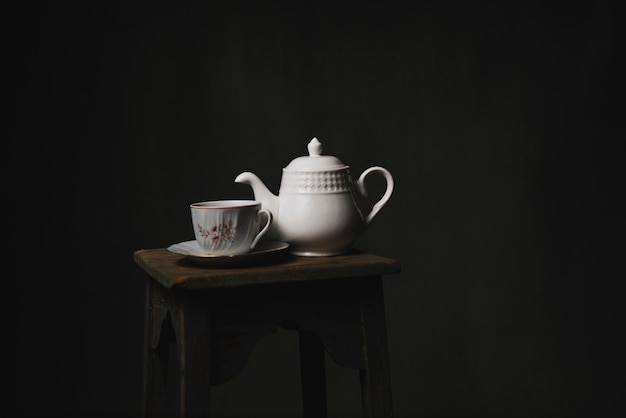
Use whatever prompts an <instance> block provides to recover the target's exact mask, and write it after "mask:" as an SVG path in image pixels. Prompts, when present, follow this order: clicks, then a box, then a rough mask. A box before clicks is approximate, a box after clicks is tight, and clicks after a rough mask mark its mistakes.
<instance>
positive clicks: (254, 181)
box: [235, 171, 278, 219]
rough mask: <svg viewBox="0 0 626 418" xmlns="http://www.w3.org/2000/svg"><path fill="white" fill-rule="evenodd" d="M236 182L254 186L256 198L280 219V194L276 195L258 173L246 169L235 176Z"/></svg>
mask: <svg viewBox="0 0 626 418" xmlns="http://www.w3.org/2000/svg"><path fill="white" fill-rule="evenodd" d="M235 183H241V184H247V185H249V186H250V187H252V191H253V192H254V199H255V200H258V201H259V202H261V204H262V205H263V208H264V209H268V210H269V211H270V212H272V216H273V217H274V219H278V196H276V195H274V194H273V193H272V192H270V191H269V189H268V188H267V187H266V186H265V184H264V183H263V182H262V181H261V179H260V178H258V177H257V175H256V174H253V173H250V172H248V171H246V172H245V173H241V174H239V175H238V176H237V177H236V178H235Z"/></svg>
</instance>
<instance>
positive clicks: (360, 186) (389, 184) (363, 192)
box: [355, 167, 393, 228]
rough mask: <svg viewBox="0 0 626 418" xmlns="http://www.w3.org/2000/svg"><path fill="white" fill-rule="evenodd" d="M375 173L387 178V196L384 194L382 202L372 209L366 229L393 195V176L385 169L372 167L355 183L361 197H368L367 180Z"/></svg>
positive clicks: (366, 221)
mask: <svg viewBox="0 0 626 418" xmlns="http://www.w3.org/2000/svg"><path fill="white" fill-rule="evenodd" d="M373 173H378V174H381V175H382V176H383V177H384V178H385V180H386V181H387V189H386V190H385V194H383V197H381V198H380V200H379V201H378V202H376V204H375V205H374V206H373V207H372V210H371V211H370V213H369V214H368V215H367V216H366V217H365V227H366V228H367V227H368V226H369V224H370V222H372V219H374V217H375V216H376V214H377V213H378V212H379V211H380V210H381V209H382V208H383V206H385V203H387V201H388V200H389V198H390V197H391V193H393V177H392V176H391V173H390V172H389V171H387V169H385V168H383V167H370V168H368V169H367V170H365V171H364V172H363V173H362V174H361V176H360V177H359V179H358V180H357V181H356V183H355V186H356V189H357V191H358V192H359V193H360V194H361V196H363V197H367V190H366V189H365V179H366V178H367V177H368V176H369V175H370V174H373Z"/></svg>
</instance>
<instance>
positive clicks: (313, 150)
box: [307, 137, 322, 157]
mask: <svg viewBox="0 0 626 418" xmlns="http://www.w3.org/2000/svg"><path fill="white" fill-rule="evenodd" d="M307 149H308V150H309V155H310V156H311V157H318V156H320V155H321V154H322V143H321V142H320V141H319V140H318V139H317V138H315V137H313V139H312V140H311V141H310V142H309V144H308V145H307Z"/></svg>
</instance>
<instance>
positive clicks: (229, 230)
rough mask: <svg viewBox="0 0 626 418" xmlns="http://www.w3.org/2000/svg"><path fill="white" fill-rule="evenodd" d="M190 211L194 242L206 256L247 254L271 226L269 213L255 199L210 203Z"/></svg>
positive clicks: (194, 204) (199, 203)
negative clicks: (262, 220)
mask: <svg viewBox="0 0 626 418" xmlns="http://www.w3.org/2000/svg"><path fill="white" fill-rule="evenodd" d="M190 208H191V220H192V222H193V232H194V234H195V236H196V241H197V242H198V245H200V247H201V248H202V249H203V250H205V251H206V252H207V254H215V255H237V254H244V253H247V252H248V251H250V250H251V249H253V248H254V247H255V245H256V244H257V243H258V242H259V239H261V237H262V236H263V235H264V234H265V233H266V232H267V230H268V228H269V226H270V224H271V223H272V213H271V212H270V211H269V210H267V209H261V202H258V201H256V200H213V201H208V202H198V203H192V204H191V205H190ZM263 217H265V222H264V223H262V222H261V218H263Z"/></svg>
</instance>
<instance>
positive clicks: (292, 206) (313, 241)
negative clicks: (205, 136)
mask: <svg viewBox="0 0 626 418" xmlns="http://www.w3.org/2000/svg"><path fill="white" fill-rule="evenodd" d="M307 148H308V151H309V155H308V156H302V157H298V158H295V159H294V160H292V161H291V162H290V163H289V164H288V165H287V166H286V167H285V168H283V175H282V179H281V183H280V191H279V195H278V196H276V195H274V194H273V193H272V192H271V191H269V190H268V188H267V187H266V186H265V184H263V182H262V181H261V179H259V178H258V177H257V176H256V175H255V174H253V173H250V172H244V173H241V174H239V175H238V176H237V178H235V182H236V183H241V184H248V185H250V186H251V187H252V190H253V192H254V199H255V200H258V201H260V202H261V204H262V207H263V208H264V209H268V210H269V211H270V212H272V215H273V218H274V220H273V222H272V225H271V226H270V229H269V230H268V232H267V236H268V237H270V238H273V239H276V240H279V241H283V242H286V243H288V244H289V248H290V252H291V253H292V254H295V255H301V256H331V255H338V254H343V253H346V252H348V251H349V250H350V249H351V247H352V244H353V243H354V241H356V239H357V238H358V237H359V235H360V234H361V233H363V232H364V231H365V229H367V227H368V226H369V225H370V223H371V222H372V220H373V219H374V217H375V216H376V215H377V214H378V212H379V211H380V210H381V209H382V207H383V206H384V205H385V204H386V203H387V201H388V200H389V198H390V197H391V193H392V192H393V177H392V176H391V173H389V171H387V170H386V169H385V168H383V167H370V168H368V169H367V170H365V171H363V173H362V174H361V176H360V177H359V179H358V180H357V181H356V182H355V183H354V184H353V183H352V179H351V177H350V170H349V166H347V165H345V164H343V163H342V162H341V161H340V160H339V159H337V158H336V157H333V156H330V155H322V144H321V142H320V141H319V140H318V139H317V138H313V139H312V140H311V141H310V142H309V144H308V146H307ZM372 174H380V175H382V176H383V177H384V178H385V180H386V183H387V186H386V190H385V193H384V194H383V196H382V198H381V199H380V200H379V201H378V202H377V203H376V204H375V205H374V206H373V207H372V209H371V210H370V212H369V214H368V215H367V216H363V214H362V213H361V210H360V209H359V206H358V204H357V202H356V199H355V193H358V194H359V195H361V196H363V197H366V196H367V191H366V188H365V179H366V178H367V177H368V176H370V175H372Z"/></svg>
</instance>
